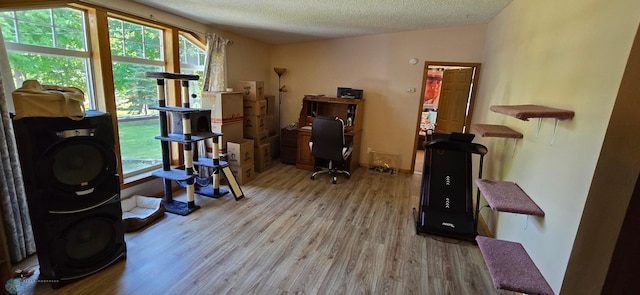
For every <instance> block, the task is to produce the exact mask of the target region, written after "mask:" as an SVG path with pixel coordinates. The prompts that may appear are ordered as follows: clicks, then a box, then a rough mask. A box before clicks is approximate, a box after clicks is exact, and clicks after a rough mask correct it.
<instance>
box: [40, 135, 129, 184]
mask: <svg viewBox="0 0 640 295" xmlns="http://www.w3.org/2000/svg"><path fill="white" fill-rule="evenodd" d="M116 160H117V159H116V156H115V153H114V152H113V150H111V149H108V148H106V146H105V145H104V144H101V143H100V142H98V141H97V140H96V139H94V138H92V137H87V136H82V137H75V138H69V139H65V140H62V141H60V142H58V143H56V144H55V145H53V146H52V147H51V148H50V149H48V150H47V151H45V152H44V153H43V155H42V157H41V160H40V161H38V164H37V165H38V166H39V167H38V168H39V169H38V170H37V171H36V173H37V174H38V175H39V177H38V178H39V179H40V181H42V182H43V183H46V184H48V185H49V186H55V187H56V188H57V189H60V190H63V191H68V192H83V191H87V190H90V189H92V188H94V187H96V186H99V185H100V184H102V183H103V182H104V181H105V180H106V178H107V177H109V176H111V175H114V174H115V173H116V165H117V164H116ZM79 194H81V193H79Z"/></svg>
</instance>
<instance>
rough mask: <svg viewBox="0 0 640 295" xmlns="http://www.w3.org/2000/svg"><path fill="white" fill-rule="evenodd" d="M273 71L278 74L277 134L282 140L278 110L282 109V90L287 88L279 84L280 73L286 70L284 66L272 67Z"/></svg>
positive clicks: (280, 117) (284, 90)
mask: <svg viewBox="0 0 640 295" xmlns="http://www.w3.org/2000/svg"><path fill="white" fill-rule="evenodd" d="M273 71H274V72H276V74H278V136H280V140H282V136H281V135H282V134H281V133H282V128H281V125H280V121H281V120H282V115H281V113H280V110H281V109H282V92H287V89H286V88H285V86H281V85H282V84H280V82H281V78H282V75H283V74H284V73H285V72H286V71H287V69H286V68H273Z"/></svg>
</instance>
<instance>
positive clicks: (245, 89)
mask: <svg viewBox="0 0 640 295" xmlns="http://www.w3.org/2000/svg"><path fill="white" fill-rule="evenodd" d="M238 89H240V91H242V95H243V97H244V99H245V100H263V99H264V82H263V81H240V83H239V84H238Z"/></svg>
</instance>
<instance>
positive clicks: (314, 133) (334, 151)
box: [311, 117, 345, 161]
mask: <svg viewBox="0 0 640 295" xmlns="http://www.w3.org/2000/svg"><path fill="white" fill-rule="evenodd" d="M311 141H312V142H313V147H312V148H311V154H312V155H313V156H314V157H316V158H321V159H326V160H332V161H342V160H344V159H343V157H342V149H343V148H344V147H345V140H344V122H343V121H342V120H341V119H340V118H327V117H315V118H313V125H312V127H311Z"/></svg>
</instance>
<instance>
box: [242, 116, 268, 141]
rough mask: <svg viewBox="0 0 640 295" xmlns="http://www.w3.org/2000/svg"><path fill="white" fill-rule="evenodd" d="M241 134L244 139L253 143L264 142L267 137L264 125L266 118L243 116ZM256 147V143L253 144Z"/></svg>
mask: <svg viewBox="0 0 640 295" xmlns="http://www.w3.org/2000/svg"><path fill="white" fill-rule="evenodd" d="M243 132H244V137H245V138H251V139H253V140H254V141H257V140H259V141H265V140H266V138H267V137H268V136H269V132H268V131H267V125H266V116H245V117H244V126H243ZM254 144H256V145H257V143H255V142H254Z"/></svg>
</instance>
